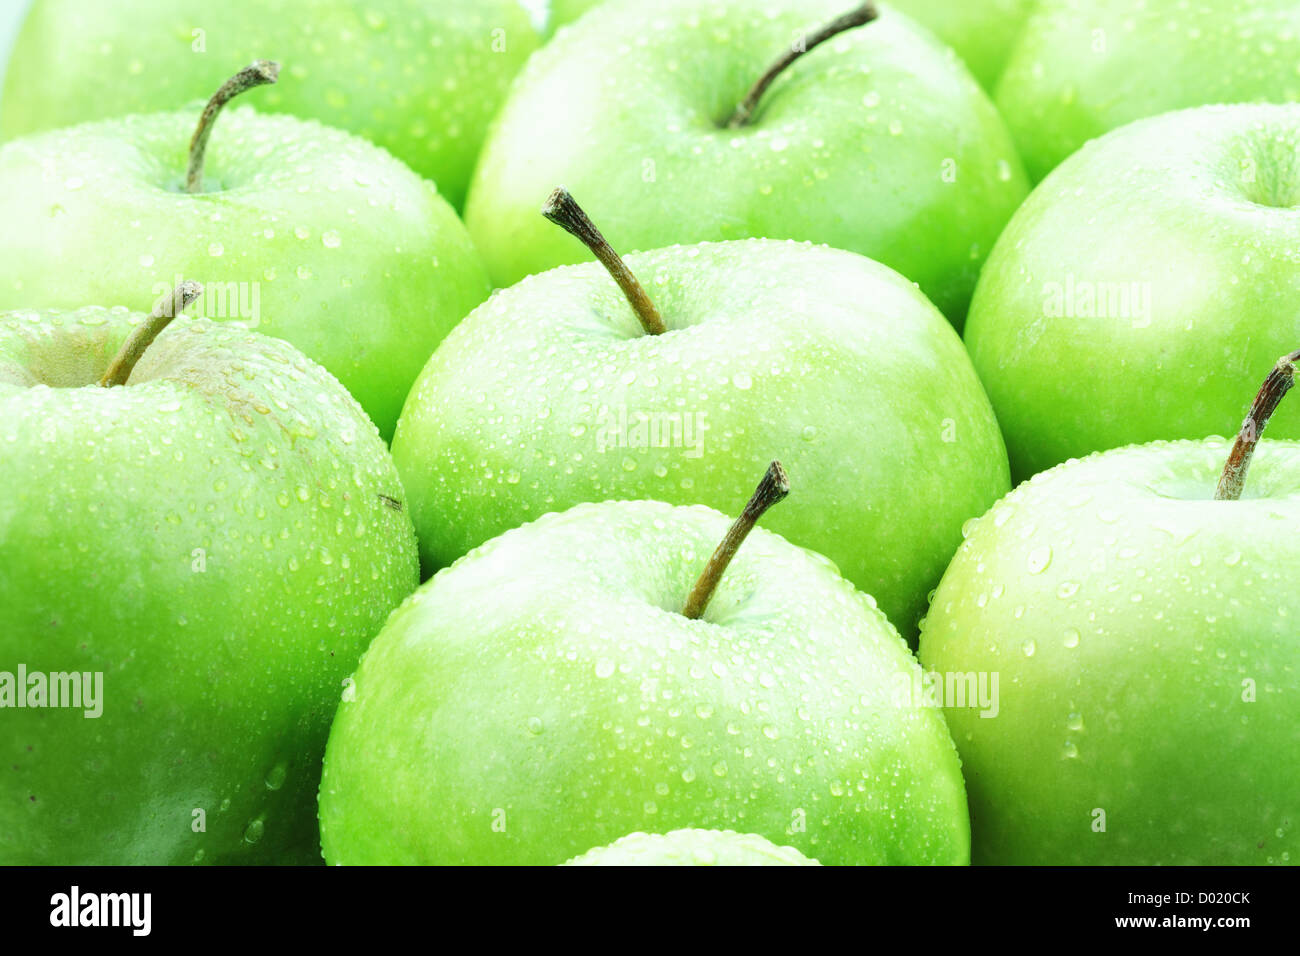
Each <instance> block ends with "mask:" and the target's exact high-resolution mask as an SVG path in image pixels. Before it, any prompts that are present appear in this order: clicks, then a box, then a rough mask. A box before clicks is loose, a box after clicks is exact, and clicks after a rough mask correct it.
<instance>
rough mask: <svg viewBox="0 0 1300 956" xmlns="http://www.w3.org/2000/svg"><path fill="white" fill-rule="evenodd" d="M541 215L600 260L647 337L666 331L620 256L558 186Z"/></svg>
mask: <svg viewBox="0 0 1300 956" xmlns="http://www.w3.org/2000/svg"><path fill="white" fill-rule="evenodd" d="M542 215H543V216H545V217H546V218H547V219H549V220H550V221H551V222H553V223H555V224H556V225H557V226H559V227H560V228H561V229H563V230H564V231H565V232H567V233H568V234H569V235H571V236H573V237H574V238H576V239H577V240H578V241H579V242H581V243H582V244H583V245H584V246H586V247H587V248H588V249H590V250H591V254H592V255H593V256H595V257H596V258H597V259H599V260H600V264H601V265H603V266H604V267H605V269H606V270H607V271H608V272H609V274H610V275H611V276H613V277H614V281H615V282H617V283H618V287H619V288H620V289H622V290H623V295H625V296H626V297H627V301H628V302H629V303H630V304H631V306H632V311H633V312H635V313H636V317H637V318H638V319H639V320H640V321H641V327H642V328H643V329H645V331H646V334H647V335H662V334H663V333H664V332H667V331H668V326H666V325H664V320H663V317H662V316H661V315H660V314H659V310H658V309H656V308H655V304H654V303H653V302H651V301H650V296H648V295H646V291H645V289H644V288H643V287H642V285H641V283H640V282H638V281H637V278H636V276H634V275H633V274H632V270H631V269H629V268H628V267H627V263H626V262H624V261H623V258H622V256H620V255H619V254H618V253H617V252H615V251H614V247H613V246H611V245H610V244H609V242H608V240H606V239H605V237H604V236H602V235H601V234H600V230H599V229H597V228H596V224H595V223H594V222H592V221H591V219H590V218H589V217H588V216H587V214H586V213H585V212H584V211H583V209H582V207H581V206H579V205H578V201H577V200H576V199H574V198H573V196H572V195H570V193H569V191H568V190H567V189H565V188H564V187H563V186H560V187H559V188H558V189H556V190H555V192H553V193H551V196H550V198H549V199H547V200H546V205H544V206H543V207H542Z"/></svg>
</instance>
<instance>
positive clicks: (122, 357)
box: [99, 282, 203, 388]
mask: <svg viewBox="0 0 1300 956" xmlns="http://www.w3.org/2000/svg"><path fill="white" fill-rule="evenodd" d="M202 294H203V286H201V285H199V284H198V283H197V282H182V283H181V284H180V285H178V286H177V287H176V288H175V289H173V290H172V291H171V292H168V293H167V294H166V295H164V296H163V297H162V298H160V299H159V300H158V301H157V302H155V303H154V306H153V311H152V312H150V313H149V318H147V319H145V320H144V321H143V322H141V323H140V324H139V325H137V326H136V327H135V328H134V329H132V330H131V334H130V335H128V336H127V337H126V341H125V342H123V343H122V347H121V348H120V349H119V350H118V352H117V355H115V356H114V357H113V361H112V362H110V363H109V365H108V371H107V372H105V373H104V377H103V378H101V379H100V380H99V384H100V386H101V387H103V388H112V387H113V386H114V385H125V384H126V380H127V379H129V378H130V377H131V371H132V370H133V369H134V368H135V363H136V362H138V361H140V356H142V355H144V352H145V349H147V348H148V347H149V346H150V345H152V344H153V340H154V339H156V338H157V337H158V333H159V332H161V331H162V330H163V329H165V328H167V325H168V323H170V322H171V320H172V319H174V318H176V316H178V315H179V314H180V313H181V312H183V311H184V310H185V309H186V308H187V307H188V306H189V304H190V303H191V302H193V301H194V300H195V299H197V298H198V297H199V296H200V295H202Z"/></svg>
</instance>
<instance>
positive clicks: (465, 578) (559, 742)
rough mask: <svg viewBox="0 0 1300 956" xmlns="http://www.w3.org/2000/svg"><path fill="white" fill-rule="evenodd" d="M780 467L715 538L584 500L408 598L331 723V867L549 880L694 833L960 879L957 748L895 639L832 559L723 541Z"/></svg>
mask: <svg viewBox="0 0 1300 956" xmlns="http://www.w3.org/2000/svg"><path fill="white" fill-rule="evenodd" d="M776 471H777V466H773V469H772V470H769V472H768V475H767V476H766V477H765V478H764V482H763V484H762V485H760V489H759V492H757V493H756V494H755V496H754V499H753V500H751V502H750V504H749V505H748V506H746V507H745V510H744V512H743V514H742V517H741V519H739V520H738V521H737V522H736V523H735V524H734V525H732V527H731V528H729V527H728V524H729V522H728V519H727V518H725V517H724V516H723V515H721V514H719V513H718V512H715V511H713V510H711V509H709V508H705V507H702V506H693V507H673V506H671V505H667V504H664V503H661V502H653V501H610V502H604V503H601V504H584V505H579V506H577V507H575V508H572V509H570V510H568V511H565V512H559V513H553V514H550V515H547V516H546V517H544V518H541V519H539V520H538V521H536V522H533V523H531V524H528V525H525V526H524V527H522V528H518V529H515V530H513V531H510V532H508V533H506V534H504V535H502V536H501V537H499V538H495V539H493V540H492V541H491V542H489V543H488V544H486V545H484V546H483V547H481V548H478V549H476V550H475V551H473V552H472V553H470V554H469V555H467V556H466V557H464V558H463V559H461V560H460V561H458V562H457V563H456V564H455V565H454V566H452V567H451V568H449V569H447V570H444V571H442V572H441V573H439V574H438V575H437V576H435V577H434V578H433V580H432V581H429V582H427V583H426V584H425V585H424V586H423V587H421V589H420V590H419V591H417V592H416V594H414V595H413V596H412V597H411V598H410V599H409V600H408V601H406V602H405V603H404V604H403V605H402V607H401V608H399V609H398V610H397V611H395V612H394V614H393V616H392V617H391V618H390V619H389V621H388V623H387V624H386V625H385V627H384V630H383V631H382V632H381V634H380V635H379V637H378V638H376V639H375V641H374V643H373V644H372V645H371V646H370V649H369V650H368V651H367V652H366V654H365V656H364V658H363V660H362V662H361V664H360V666H359V667H358V669H357V673H356V676H355V683H354V684H353V686H352V687H351V689H350V692H349V694H348V695H347V696H345V698H344V701H343V703H342V704H341V705H340V707H339V710H338V715H337V716H336V717H335V721H334V726H333V729H332V730H331V732H330V740H329V746H328V749H327V752H326V756H325V770H324V775H323V778H322V782H321V798H320V817H321V840H322V845H323V847H324V851H325V858H326V860H327V861H328V862H330V863H336V864H372V863H383V864H390V863H442V864H452V863H474V864H544V865H550V864H557V863H563V862H564V861H566V860H569V859H572V858H573V857H574V856H575V855H577V854H580V853H585V852H587V851H588V850H590V849H591V848H592V847H593V846H602V845H604V844H607V843H610V842H612V841H614V840H616V839H618V838H620V837H623V836H625V835H626V834H628V833H631V832H638V831H645V832H660V833H663V832H670V831H673V830H678V829H681V828H683V827H696V828H701V829H732V830H737V831H744V832H748V833H754V834H758V835H759V836H761V837H764V838H766V839H767V840H770V841H772V842H774V843H778V844H781V845H785V846H791V847H794V848H795V849H796V850H798V851H799V852H801V853H803V854H805V855H807V856H810V857H816V858H817V859H819V860H821V861H822V862H823V863H826V864H836V863H963V862H965V861H966V858H967V851H968V843H967V839H968V822H967V819H966V805H965V799H964V796H963V790H962V781H961V773H960V770H959V767H958V764H957V758H956V753H955V751H954V750H953V746H952V741H951V740H950V739H949V738H948V732H947V729H946V728H945V727H944V724H943V721H942V718H941V715H940V711H939V710H937V709H935V708H932V707H929V706H927V705H925V703H924V702H919V701H915V700H907V699H905V698H903V697H902V696H900V694H899V689H900V686H901V685H903V684H906V683H907V682H908V681H910V680H912V679H913V678H914V677H915V676H917V675H919V669H918V667H917V664H916V661H915V659H914V658H913V657H912V655H911V653H910V652H909V651H908V648H907V645H906V643H905V642H904V641H903V640H902V638H901V637H899V635H898V633H897V632H896V631H895V630H894V629H893V627H891V626H890V625H889V623H888V621H886V620H885V618H884V616H883V615H882V614H880V612H879V611H878V610H876V608H875V607H874V605H873V603H872V602H871V600H870V599H869V598H868V597H867V596H865V595H863V594H862V593H860V592H858V591H856V590H855V589H854V588H853V587H852V585H850V584H849V583H848V582H847V581H845V580H844V579H843V578H841V577H840V576H839V574H838V573H836V571H835V569H834V567H833V566H832V565H831V564H830V563H829V562H827V561H826V560H825V559H824V558H822V557H820V556H819V555H816V554H813V553H812V552H809V551H806V550H804V549H803V548H798V547H795V546H793V545H791V544H789V543H788V542H786V541H785V540H784V539H782V538H781V537H780V536H778V535H776V534H773V533H770V532H766V531H763V530H761V529H759V530H754V531H753V532H752V533H750V534H749V537H748V539H747V540H746V539H744V537H743V534H744V531H743V530H741V531H740V532H739V537H737V529H738V528H742V529H743V528H752V526H753V521H754V520H757V515H758V514H761V511H762V507H763V505H761V504H760V505H758V506H756V504H755V502H763V501H766V502H769V503H770V501H771V500H773V499H772V498H771V497H770V495H769V492H770V491H771V489H772V485H773V482H774V480H779V477H780V476H778V475H776V474H775V473H776ZM804 493H805V494H815V493H816V492H815V489H808V490H807V491H805V492H804ZM795 494H796V496H797V495H798V494H799V491H798V490H796V492H795ZM739 506H740V502H737V503H735V504H734V505H733V508H739ZM724 535H725V538H724ZM720 540H722V541H723V542H724V544H723V545H721V546H718V547H717V548H716V549H715V545H717V543H718V542H719V541H720ZM742 540H743V546H739V545H738V541H742ZM720 555H726V557H723V558H722V559H721V560H720V559H719V556H720ZM727 557H729V558H730V563H729V564H728V563H727ZM702 569H703V570H702ZM692 582H694V585H693V583H692Z"/></svg>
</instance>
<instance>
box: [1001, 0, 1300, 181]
mask: <svg viewBox="0 0 1300 956" xmlns="http://www.w3.org/2000/svg"><path fill="white" fill-rule="evenodd" d="M1297 62H1300V5H1297V4H1296V3H1295V0H1238V2H1235V3H1232V4H1228V5H1221V4H1216V3H1208V2H1205V0H1195V2H1188V0H1144V2H1142V3H1134V2H1133V0H1052V2H1047V3H1041V4H1040V5H1039V9H1037V10H1036V11H1035V13H1034V15H1033V16H1031V17H1030V18H1029V20H1028V21H1027V22H1026V24H1025V26H1024V29H1023V30H1022V31H1021V33H1020V34H1019V38H1018V39H1017V40H1016V43H1015V46H1014V48H1013V50H1012V51H1011V53H1010V56H1009V58H1008V60H1007V64H1006V68H1005V71H1004V73H1003V75H1002V78H1001V80H1000V81H999V83H998V87H997V94H996V100H997V104H998V108H999V110H1000V111H1001V113H1002V115H1003V116H1004V117H1006V120H1007V125H1008V126H1009V127H1010V128H1011V132H1012V135H1013V136H1014V137H1015V141H1016V146H1017V147H1018V148H1019V150H1020V155H1021V156H1022V157H1023V158H1024V161H1025V166H1026V168H1027V169H1028V170H1029V174H1030V177H1031V178H1032V179H1034V180H1040V179H1042V178H1043V177H1044V176H1046V175H1047V174H1048V173H1049V172H1051V171H1052V169H1053V168H1054V167H1056V166H1057V165H1058V164H1059V163H1060V162H1062V161H1063V160H1064V159H1065V158H1066V157H1067V156H1069V155H1070V154H1071V153H1073V152H1075V151H1076V150H1077V149H1078V148H1079V147H1080V146H1082V145H1083V144H1084V143H1085V142H1087V141H1088V140H1090V139H1092V138H1094V137H1097V136H1100V135H1102V134H1103V133H1105V132H1107V131H1109V130H1112V129H1115V128H1117V127H1120V126H1123V125H1125V124H1126V123H1130V122H1132V121H1133V120H1136V119H1141V118H1142V117H1145V116H1155V115H1157V114H1159V113H1166V112H1169V111H1170V110H1177V109H1183V108H1186V107H1192V106H1201V105H1204V104H1209V103H1258V102H1294V101H1296V100H1300V73H1298V72H1296V63H1297Z"/></svg>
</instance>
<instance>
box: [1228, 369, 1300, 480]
mask: <svg viewBox="0 0 1300 956" xmlns="http://www.w3.org/2000/svg"><path fill="white" fill-rule="evenodd" d="M1297 362H1300V349H1297V350H1296V351H1294V352H1292V353H1291V354H1290V355H1283V356H1282V357H1281V358H1280V359H1278V360H1277V365H1275V366H1274V367H1273V370H1272V371H1270V372H1269V373H1268V378H1266V379H1264V384H1263V386H1262V387H1261V388H1260V390H1259V394H1258V395H1256V396H1255V401H1254V402H1253V403H1252V404H1251V406H1250V411H1249V412H1247V414H1246V420H1245V421H1244V422H1242V423H1241V431H1239V432H1238V433H1237V440H1236V441H1235V442H1233V444H1232V451H1231V452H1229V453H1228V461H1227V463H1226V464H1224V466H1223V474H1222V475H1220V476H1219V486H1218V488H1216V489H1215V491H1214V498H1215V500H1216V501H1237V500H1238V499H1240V498H1241V493H1242V490H1243V489H1244V488H1245V486H1246V472H1247V471H1248V470H1249V469H1250V460H1251V459H1252V458H1253V457H1254V455H1255V446H1256V444H1258V442H1259V439H1260V436H1261V435H1263V433H1264V429H1265V428H1266V427H1267V426H1268V420H1269V419H1270V418H1272V417H1273V413H1274V412H1275V411H1277V406H1278V405H1279V404H1280V403H1281V401H1282V396H1284V395H1286V393H1287V392H1289V391H1290V390H1291V386H1292V385H1294V384H1295V366H1296V363H1297Z"/></svg>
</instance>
